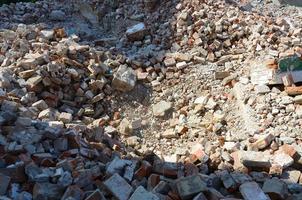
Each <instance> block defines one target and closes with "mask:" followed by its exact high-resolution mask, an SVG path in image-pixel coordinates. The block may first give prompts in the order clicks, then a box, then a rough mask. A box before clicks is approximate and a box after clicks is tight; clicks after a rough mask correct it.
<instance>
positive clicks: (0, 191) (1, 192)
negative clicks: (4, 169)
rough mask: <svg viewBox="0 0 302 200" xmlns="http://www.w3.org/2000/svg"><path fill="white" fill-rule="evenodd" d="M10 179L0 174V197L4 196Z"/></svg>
mask: <svg viewBox="0 0 302 200" xmlns="http://www.w3.org/2000/svg"><path fill="white" fill-rule="evenodd" d="M10 181H11V178H10V177H9V176H5V175H4V174H1V173H0V182H1V184H0V195H5V194H6V191H7V189H8V186H9V184H10Z"/></svg>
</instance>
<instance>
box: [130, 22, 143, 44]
mask: <svg viewBox="0 0 302 200" xmlns="http://www.w3.org/2000/svg"><path fill="white" fill-rule="evenodd" d="M147 32H148V31H147V28H146V25H145V24H144V23H138V24H136V25H134V26H132V27H130V28H128V29H127V31H126V35H127V38H128V39H129V40H130V41H138V40H142V39H144V37H145V35H146V34H147Z"/></svg>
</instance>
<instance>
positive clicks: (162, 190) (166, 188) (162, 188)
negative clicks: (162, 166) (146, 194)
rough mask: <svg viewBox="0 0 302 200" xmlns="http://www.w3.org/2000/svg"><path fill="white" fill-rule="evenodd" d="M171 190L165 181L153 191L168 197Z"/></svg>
mask: <svg viewBox="0 0 302 200" xmlns="http://www.w3.org/2000/svg"><path fill="white" fill-rule="evenodd" d="M170 190H171V188H170V186H169V184H168V183H167V182H165V181H160V182H159V183H158V184H157V185H156V186H155V187H154V188H153V190H152V192H153V193H159V194H164V195H167V194H168V193H169V191H170Z"/></svg>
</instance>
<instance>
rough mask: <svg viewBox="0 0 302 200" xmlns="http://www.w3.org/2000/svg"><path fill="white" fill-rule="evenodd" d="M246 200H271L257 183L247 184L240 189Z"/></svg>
mask: <svg viewBox="0 0 302 200" xmlns="http://www.w3.org/2000/svg"><path fill="white" fill-rule="evenodd" d="M239 190H240V193H241V194H242V196H243V198H244V200H255V199H257V200H270V199H269V198H268V197H267V196H266V195H265V194H264V192H263V191H262V190H261V188H260V187H259V186H258V184H257V183H256V182H247V183H244V184H242V185H241V186H240V187H239Z"/></svg>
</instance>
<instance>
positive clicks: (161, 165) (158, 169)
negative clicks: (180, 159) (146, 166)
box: [153, 160, 178, 178]
mask: <svg viewBox="0 0 302 200" xmlns="http://www.w3.org/2000/svg"><path fill="white" fill-rule="evenodd" d="M177 170H178V164H177V163H171V162H163V161H161V160H156V161H155V162H154V164H153V172H155V173H158V174H161V175H164V176H167V177H171V178H175V177H177Z"/></svg>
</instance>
